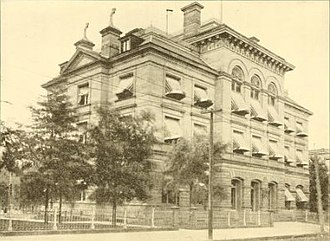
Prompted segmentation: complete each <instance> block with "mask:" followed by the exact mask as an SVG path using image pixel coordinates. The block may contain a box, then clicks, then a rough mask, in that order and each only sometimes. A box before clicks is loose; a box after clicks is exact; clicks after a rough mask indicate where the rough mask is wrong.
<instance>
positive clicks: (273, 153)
mask: <svg viewBox="0 0 330 241" xmlns="http://www.w3.org/2000/svg"><path fill="white" fill-rule="evenodd" d="M269 158H270V159H274V160H278V159H281V158H283V156H282V155H280V151H279V148H278V143H277V142H274V141H269Z"/></svg>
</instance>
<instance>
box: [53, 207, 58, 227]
mask: <svg viewBox="0 0 330 241" xmlns="http://www.w3.org/2000/svg"><path fill="white" fill-rule="evenodd" d="M56 215H57V210H56V208H54V225H53V230H57V223H56V222H57V221H56V218H57V217H56Z"/></svg>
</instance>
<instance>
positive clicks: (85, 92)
mask: <svg viewBox="0 0 330 241" xmlns="http://www.w3.org/2000/svg"><path fill="white" fill-rule="evenodd" d="M88 103H89V84H88V83H86V84H83V85H79V86H78V105H87V104H88Z"/></svg>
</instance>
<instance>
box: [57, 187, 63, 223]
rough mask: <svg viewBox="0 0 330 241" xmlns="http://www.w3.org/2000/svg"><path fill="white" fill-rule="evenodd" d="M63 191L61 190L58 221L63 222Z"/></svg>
mask: <svg viewBox="0 0 330 241" xmlns="http://www.w3.org/2000/svg"><path fill="white" fill-rule="evenodd" d="M62 200H63V199H62V193H61V192H60V203H59V208H58V223H61V217H62Z"/></svg>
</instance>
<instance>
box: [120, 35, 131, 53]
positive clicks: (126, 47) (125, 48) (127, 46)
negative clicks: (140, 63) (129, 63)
mask: <svg viewBox="0 0 330 241" xmlns="http://www.w3.org/2000/svg"><path fill="white" fill-rule="evenodd" d="M130 49H131V39H129V38H128V39H126V40H124V41H122V42H121V51H122V52H125V51H128V50H130Z"/></svg>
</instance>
